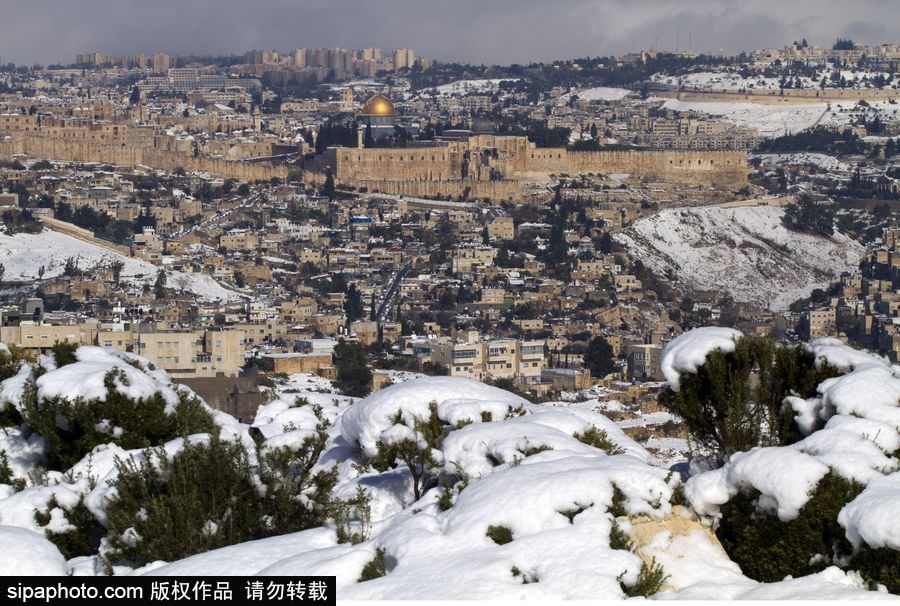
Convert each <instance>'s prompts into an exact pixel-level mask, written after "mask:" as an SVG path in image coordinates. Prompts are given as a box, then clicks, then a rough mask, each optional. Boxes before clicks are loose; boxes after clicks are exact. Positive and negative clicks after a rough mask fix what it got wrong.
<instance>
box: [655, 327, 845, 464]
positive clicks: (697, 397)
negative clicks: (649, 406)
mask: <svg viewBox="0 0 900 606" xmlns="http://www.w3.org/2000/svg"><path fill="white" fill-rule="evenodd" d="M837 374H839V373H838V372H837V371H836V370H835V369H834V368H832V367H830V366H829V365H827V364H824V365H820V366H819V367H818V368H817V367H816V366H815V364H814V360H813V358H812V356H810V355H809V354H808V353H807V352H806V350H805V349H803V347H801V346H798V347H795V348H789V347H780V346H777V345H776V344H775V342H774V341H772V339H769V338H759V337H749V336H745V337H743V338H741V339H740V340H738V342H737V343H736V345H735V350H734V352H731V353H727V354H726V353H722V352H721V351H718V350H716V351H713V352H711V353H710V354H709V355H707V356H706V361H705V362H704V363H703V365H702V366H700V367H699V368H698V369H697V372H696V373H692V374H684V375H682V377H681V380H680V387H679V389H678V391H673V390H671V389H667V390H665V391H663V392H661V393H660V396H659V401H660V404H661V405H662V406H663V407H664V408H666V409H667V410H669V411H670V412H673V413H675V414H677V415H679V416H680V417H681V418H683V419H684V421H685V424H686V425H687V427H688V429H689V430H690V432H691V435H692V437H693V438H694V439H695V440H697V441H698V442H699V443H700V444H701V445H703V446H705V447H707V448H708V449H709V450H711V451H712V452H715V453H717V455H718V458H719V460H720V461H723V460H725V458H727V457H728V456H729V455H732V454H734V453H736V452H740V451H744V450H750V449H751V448H753V447H754V446H776V445H784V444H789V443H791V442H792V441H795V440H796V439H798V437H799V436H798V435H797V433H796V431H795V429H794V428H793V426H792V423H793V412H792V411H791V410H790V409H789V408H788V409H785V408H784V406H783V401H784V398H785V397H787V396H789V395H794V396H798V397H801V398H810V397H812V396H814V395H816V387H817V386H818V385H819V384H820V383H821V382H822V381H824V380H825V379H827V378H829V377H833V376H836V375H837Z"/></svg>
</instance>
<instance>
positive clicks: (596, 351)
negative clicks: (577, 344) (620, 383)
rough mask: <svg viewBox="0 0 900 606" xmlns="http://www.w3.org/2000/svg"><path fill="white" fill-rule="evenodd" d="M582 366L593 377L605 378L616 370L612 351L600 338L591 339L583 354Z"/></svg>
mask: <svg viewBox="0 0 900 606" xmlns="http://www.w3.org/2000/svg"><path fill="white" fill-rule="evenodd" d="M584 366H585V367H586V368H587V369H588V370H590V371H591V375H593V376H595V377H605V376H606V375H608V374H609V373H611V372H613V371H614V370H615V369H616V364H615V362H614V361H613V350H612V347H611V346H610V344H609V342H608V341H607V340H606V339H604V338H603V337H600V336H597V337H594V338H593V339H591V341H590V343H588V347H587V351H585V352H584Z"/></svg>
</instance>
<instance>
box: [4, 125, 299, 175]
mask: <svg viewBox="0 0 900 606" xmlns="http://www.w3.org/2000/svg"><path fill="white" fill-rule="evenodd" d="M113 128H115V129H116V130H115V131H113V130H112V129H113ZM131 130H132V131H134V132H130V131H129V130H128V129H127V127H122V126H115V127H110V130H109V131H106V130H105V129H104V130H96V131H94V132H92V131H91V130H89V129H80V128H79V129H71V128H70V129H65V128H60V129H53V130H52V131H48V132H46V133H45V132H42V131H38V132H26V133H16V134H13V135H12V136H11V137H10V138H9V139H8V140H5V141H0V158H3V159H7V160H9V159H11V158H12V157H13V155H14V154H27V155H29V156H32V157H35V158H46V159H49V160H66V161H70V162H97V163H102V164H118V165H125V166H138V165H144V166H149V167H151V168H156V169H159V170H165V171H170V172H171V171H173V170H175V168H177V167H181V168H183V169H184V170H185V171H187V172H205V173H209V174H211V175H216V176H219V177H222V178H224V179H236V180H240V181H256V180H266V181H268V180H269V179H271V178H272V177H279V178H281V179H285V178H287V175H288V173H289V172H290V169H289V168H288V167H287V166H275V165H272V164H263V163H249V162H240V161H230V160H225V159H222V158H209V157H204V156H194V155H193V153H192V152H191V150H190V148H188V149H178V148H175V149H166V148H165V147H167V146H166V145H161V143H163V142H161V141H157V140H156V139H159V138H158V137H156V138H154V137H152V136H150V137H148V136H147V134H146V133H145V132H142V129H131Z"/></svg>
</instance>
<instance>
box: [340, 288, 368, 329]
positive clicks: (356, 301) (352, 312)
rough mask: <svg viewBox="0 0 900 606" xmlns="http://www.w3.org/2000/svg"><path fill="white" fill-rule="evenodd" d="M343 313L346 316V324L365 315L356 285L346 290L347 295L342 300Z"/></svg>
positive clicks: (360, 295)
mask: <svg viewBox="0 0 900 606" xmlns="http://www.w3.org/2000/svg"><path fill="white" fill-rule="evenodd" d="M344 313H345V314H347V321H348V322H355V321H356V320H359V319H360V318H362V317H363V316H365V315H366V310H365V307H364V306H363V302H362V294H361V293H360V292H359V290H358V289H357V288H356V284H351V285H350V288H349V289H348V290H347V295H346V297H345V298H344Z"/></svg>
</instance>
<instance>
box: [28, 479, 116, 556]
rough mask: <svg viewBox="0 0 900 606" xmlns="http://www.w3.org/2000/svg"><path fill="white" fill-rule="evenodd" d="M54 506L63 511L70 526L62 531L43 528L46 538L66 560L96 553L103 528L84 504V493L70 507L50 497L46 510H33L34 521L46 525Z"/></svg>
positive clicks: (103, 531)
mask: <svg viewBox="0 0 900 606" xmlns="http://www.w3.org/2000/svg"><path fill="white" fill-rule="evenodd" d="M56 508H59V509H60V510H61V511H62V512H63V515H64V516H65V519H66V522H68V523H69V524H70V525H71V526H72V528H70V529H69V530H66V531H63V532H54V531H51V530H45V534H46V535H47V539H49V540H50V542H51V543H53V544H54V545H56V547H57V549H59V551H60V553H61V554H63V557H65V558H66V559H67V560H69V559H71V558H75V557H78V556H88V555H92V554H94V553H96V552H97V548H98V547H100V540H101V539H102V538H103V535H104V533H105V530H104V528H103V527H102V526H101V525H100V524H99V523H98V522H97V520H96V519H95V518H94V514H92V513H91V511H90V510H89V509H88V508H87V506H86V505H85V504H84V495H82V496H81V498H80V499H78V503H76V504H75V506H74V507H72V508H71V509H68V508H66V507H62V506H61V505H60V504H59V503H58V502H57V500H56V497H55V496H54V497H52V498H51V499H50V501H49V502H48V503H47V509H46V511H41V510H37V511H35V512H34V519H35V521H36V522H37V523H38V524H39V525H40V526H47V525H48V524H49V523H50V519H51V518H50V515H51V514H50V512H51V511H53V510H54V509H56Z"/></svg>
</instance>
